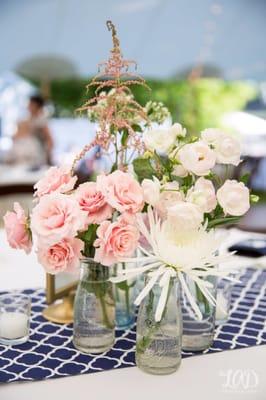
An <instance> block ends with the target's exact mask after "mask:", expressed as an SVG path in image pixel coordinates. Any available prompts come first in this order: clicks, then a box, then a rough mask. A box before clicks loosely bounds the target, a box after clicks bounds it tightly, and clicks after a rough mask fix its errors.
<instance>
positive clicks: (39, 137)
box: [8, 95, 53, 169]
mask: <svg viewBox="0 0 266 400" xmlns="http://www.w3.org/2000/svg"><path fill="white" fill-rule="evenodd" d="M44 105H45V102H44V99H43V98H42V97H41V96H40V95H33V96H31V97H30V99H29V104H28V112H29V116H28V118H26V119H25V120H22V121H19V122H18V125H17V130H16V133H15V135H14V137H13V139H14V143H13V147H12V150H11V151H10V154H9V157H8V161H9V162H10V163H12V164H16V165H18V164H23V165H25V166H28V167H29V168H30V169H35V168H39V167H41V166H43V165H47V164H48V165H49V164H51V153H52V150H53V140H52V136H51V133H50V130H49V127H48V120H47V117H46V116H45V113H44Z"/></svg>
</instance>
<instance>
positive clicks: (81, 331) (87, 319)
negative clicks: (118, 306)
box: [73, 258, 115, 353]
mask: <svg viewBox="0 0 266 400" xmlns="http://www.w3.org/2000/svg"><path fill="white" fill-rule="evenodd" d="M109 274H110V272H109V268H108V267H105V266H103V265H101V264H99V263H96V262H95V261H94V260H93V259H91V258H86V259H83V260H81V277H80V281H79V285H78V288H77V292H76V296H75V302H74V332H73V344H74V346H75V347H76V348H77V349H78V350H80V351H81V352H83V353H102V352H105V351H107V350H109V349H110V348H111V347H112V346H113V344H114V339H115V330H114V328H115V302H114V296H113V284H112V283H111V282H110V281H109Z"/></svg>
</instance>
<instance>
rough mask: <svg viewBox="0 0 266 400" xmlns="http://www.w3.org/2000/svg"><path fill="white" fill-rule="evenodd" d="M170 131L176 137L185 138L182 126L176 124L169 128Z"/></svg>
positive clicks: (184, 129)
mask: <svg viewBox="0 0 266 400" xmlns="http://www.w3.org/2000/svg"><path fill="white" fill-rule="evenodd" d="M170 131H173V132H174V133H175V135H176V137H185V136H186V134H187V130H186V128H183V126H182V125H181V124H179V123H178V122H176V123H175V124H173V125H172V126H171V128H170Z"/></svg>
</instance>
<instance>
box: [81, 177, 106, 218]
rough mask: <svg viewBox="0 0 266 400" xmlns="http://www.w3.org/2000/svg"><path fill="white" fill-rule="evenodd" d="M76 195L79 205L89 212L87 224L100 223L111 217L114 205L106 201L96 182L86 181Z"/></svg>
mask: <svg viewBox="0 0 266 400" xmlns="http://www.w3.org/2000/svg"><path fill="white" fill-rule="evenodd" d="M75 197H76V199H77V201H78V204H79V207H80V209H81V210H82V211H84V212H85V213H86V214H87V224H100V223H101V222H103V221H104V220H106V219H108V218H111V216H112V207H111V206H110V205H109V204H108V203H107V202H106V200H105V197H104V195H103V194H102V192H101V191H99V190H97V185H96V183H95V182H86V183H83V184H82V185H79V187H78V188H77V190H76V193H75Z"/></svg>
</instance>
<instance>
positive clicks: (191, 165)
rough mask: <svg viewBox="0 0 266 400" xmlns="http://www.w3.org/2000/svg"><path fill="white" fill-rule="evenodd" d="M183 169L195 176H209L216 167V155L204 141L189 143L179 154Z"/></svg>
mask: <svg viewBox="0 0 266 400" xmlns="http://www.w3.org/2000/svg"><path fill="white" fill-rule="evenodd" d="M178 158H179V160H180V162H181V164H182V165H183V167H184V168H185V169H186V170H187V171H190V172H192V173H193V174H195V175H199V176H202V175H207V174H208V173H209V172H210V170H211V169H212V168H213V167H214V165H215V161H216V155H215V153H214V151H213V150H212V149H211V148H210V147H209V146H208V145H207V144H206V143H204V142H203V141H198V142H194V143H188V144H185V146H183V147H182V148H181V149H180V150H179V152H178Z"/></svg>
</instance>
